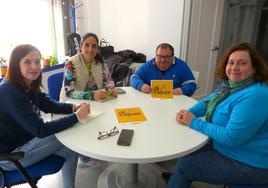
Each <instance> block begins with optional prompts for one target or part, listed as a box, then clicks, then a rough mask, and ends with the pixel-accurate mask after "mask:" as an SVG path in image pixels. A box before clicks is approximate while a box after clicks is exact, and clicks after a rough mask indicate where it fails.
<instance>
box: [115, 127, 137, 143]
mask: <svg viewBox="0 0 268 188" xmlns="http://www.w3.org/2000/svg"><path fill="white" fill-rule="evenodd" d="M133 134H134V130H132V129H122V130H121V133H120V135H119V137H118V140H117V144H118V145H120V146H130V144H131V140H132V137H133Z"/></svg>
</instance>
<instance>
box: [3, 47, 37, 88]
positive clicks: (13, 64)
mask: <svg viewBox="0 0 268 188" xmlns="http://www.w3.org/2000/svg"><path fill="white" fill-rule="evenodd" d="M32 51H36V52H38V53H39V55H40V58H41V53H40V51H39V50H38V49H37V48H36V47H35V46H32V45H30V44H21V45H18V46H16V47H15V48H14V49H13V50H12V52H11V54H10V58H9V65H8V74H7V80H9V81H10V82H11V83H12V84H14V85H16V86H17V87H19V88H21V89H23V90H25V89H29V88H28V86H27V85H26V83H25V82H24V78H23V76H22V74H21V70H20V61H21V59H23V58H24V57H25V56H26V55H27V54H29V53H30V52H32ZM41 81H42V74H40V75H39V76H38V78H37V79H36V80H34V81H33V82H32V86H31V91H30V92H33V93H37V92H39V91H40V86H41Z"/></svg>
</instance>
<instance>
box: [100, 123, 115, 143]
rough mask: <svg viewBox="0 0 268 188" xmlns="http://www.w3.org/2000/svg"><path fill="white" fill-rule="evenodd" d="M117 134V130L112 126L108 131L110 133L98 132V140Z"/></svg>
mask: <svg viewBox="0 0 268 188" xmlns="http://www.w3.org/2000/svg"><path fill="white" fill-rule="evenodd" d="M118 133H119V130H118V129H117V127H116V126H114V128H112V129H111V130H110V132H107V131H99V136H98V139H99V140H103V139H105V138H108V137H110V136H114V135H117V134H118Z"/></svg>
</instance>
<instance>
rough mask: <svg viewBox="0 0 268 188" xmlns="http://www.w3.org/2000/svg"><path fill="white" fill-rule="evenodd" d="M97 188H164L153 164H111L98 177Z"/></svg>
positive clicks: (157, 169)
mask: <svg viewBox="0 0 268 188" xmlns="http://www.w3.org/2000/svg"><path fill="white" fill-rule="evenodd" d="M97 187H98V188H126V187H127V188H152V187H153V188H164V187H166V185H165V183H164V181H163V180H162V178H161V171H160V170H159V168H157V167H155V166H154V165H153V164H119V163H117V164H112V165H110V166H108V167H107V168H106V169H105V170H104V171H103V172H102V173H101V174H100V176H99V178H98V183H97Z"/></svg>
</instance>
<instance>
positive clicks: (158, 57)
mask: <svg viewBox="0 0 268 188" xmlns="http://www.w3.org/2000/svg"><path fill="white" fill-rule="evenodd" d="M172 57H173V56H172V55H169V56H163V55H156V58H157V60H159V61H167V60H169V59H170V58H172Z"/></svg>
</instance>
